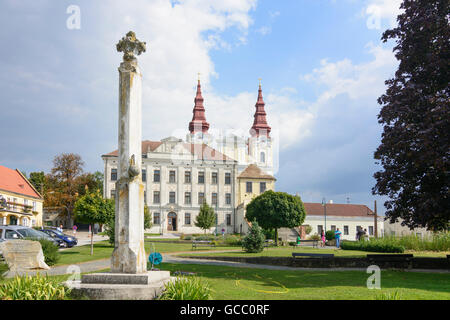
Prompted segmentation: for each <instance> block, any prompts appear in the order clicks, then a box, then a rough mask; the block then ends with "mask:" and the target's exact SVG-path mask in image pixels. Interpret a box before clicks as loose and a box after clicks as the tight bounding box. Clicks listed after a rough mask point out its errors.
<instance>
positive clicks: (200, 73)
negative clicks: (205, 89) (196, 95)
mask: <svg viewBox="0 0 450 320" xmlns="http://www.w3.org/2000/svg"><path fill="white" fill-rule="evenodd" d="M197 75H198V82H200V75H201V73H200V72H199V73H197Z"/></svg>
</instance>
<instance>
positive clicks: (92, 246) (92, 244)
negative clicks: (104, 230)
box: [91, 224, 94, 256]
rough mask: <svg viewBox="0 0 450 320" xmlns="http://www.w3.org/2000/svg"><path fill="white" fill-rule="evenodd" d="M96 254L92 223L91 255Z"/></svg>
mask: <svg viewBox="0 0 450 320" xmlns="http://www.w3.org/2000/svg"><path fill="white" fill-rule="evenodd" d="M93 254H94V225H92V224H91V256H92V255H93Z"/></svg>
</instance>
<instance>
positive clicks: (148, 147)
mask: <svg viewBox="0 0 450 320" xmlns="http://www.w3.org/2000/svg"><path fill="white" fill-rule="evenodd" d="M161 144H162V142H161V141H150V140H144V141H142V145H141V146H142V152H143V153H144V152H148V151H155V149H156V148H158V147H159V146H160V145H161ZM118 155H119V150H114V151H112V152H110V153H107V154H104V155H103V156H113V157H117V156H118Z"/></svg>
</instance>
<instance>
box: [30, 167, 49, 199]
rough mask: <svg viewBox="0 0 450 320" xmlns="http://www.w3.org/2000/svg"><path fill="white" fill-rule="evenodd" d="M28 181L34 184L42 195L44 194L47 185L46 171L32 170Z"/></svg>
mask: <svg viewBox="0 0 450 320" xmlns="http://www.w3.org/2000/svg"><path fill="white" fill-rule="evenodd" d="M28 181H30V183H31V184H32V185H33V187H34V188H35V189H36V190H37V191H38V192H39V193H40V194H41V195H42V196H44V191H45V189H46V188H45V187H46V178H45V173H44V171H40V172H30V177H29V178H28Z"/></svg>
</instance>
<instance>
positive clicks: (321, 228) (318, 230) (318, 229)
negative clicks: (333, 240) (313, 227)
mask: <svg viewBox="0 0 450 320" xmlns="http://www.w3.org/2000/svg"><path fill="white" fill-rule="evenodd" d="M322 231H323V226H322V225H319V226H317V234H318V235H319V236H320V235H321V234H322Z"/></svg>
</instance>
